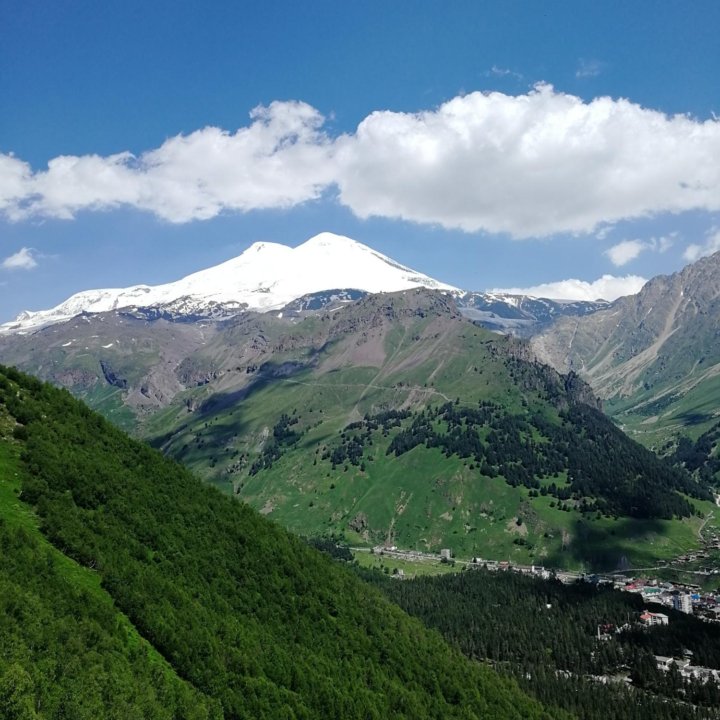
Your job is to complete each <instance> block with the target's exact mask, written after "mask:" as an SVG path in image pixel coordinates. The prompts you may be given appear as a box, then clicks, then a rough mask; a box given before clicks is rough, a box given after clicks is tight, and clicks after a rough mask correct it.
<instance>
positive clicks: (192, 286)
mask: <svg viewBox="0 0 720 720" xmlns="http://www.w3.org/2000/svg"><path fill="white" fill-rule="evenodd" d="M415 287H424V288H429V289H433V290H441V291H443V292H447V293H449V294H451V295H452V296H453V297H454V298H455V299H456V300H457V301H458V305H459V307H460V308H461V310H462V312H463V313H464V314H465V315H466V316H467V317H470V318H471V319H473V320H475V321H477V322H478V324H481V325H483V326H484V327H487V328H489V329H491V330H499V331H501V332H512V333H515V334H519V335H527V334H528V333H530V332H532V331H534V330H536V329H537V328H539V327H545V326H546V325H547V324H548V323H550V322H552V320H554V319H555V318H556V317H560V316H565V315H584V314H587V313H589V312H594V311H595V310H597V309H598V308H602V307H606V306H607V303H605V302H603V301H598V302H594V303H589V302H561V301H556V300H547V299H537V298H531V297H525V296H517V295H503V294H498V293H495V294H493V293H478V292H466V291H463V290H460V289H458V288H456V287H453V286H452V285H447V284H446V283H442V282H440V281H438V280H434V279H433V278H430V277H428V276H427V275H424V274H423V273H420V272H417V271H416V270H412V269H411V268H408V267H405V266H404V265H401V264H399V263H397V262H395V261H394V260H392V259H391V258H389V257H387V256H385V255H382V254H381V253H379V252H376V251H375V250H373V249H371V248H369V247H368V246H366V245H363V244H362V243H359V242H356V241H355V240H351V239H350V238H347V237H343V236H340V235H334V234H332V233H328V232H324V233H320V234H319V235H316V236H314V237H312V238H310V239H309V240H307V241H306V242H304V243H303V244H301V245H299V246H298V247H296V248H290V247H287V246H285V245H280V244H277V243H269V242H261V243H255V244H253V245H251V246H250V247H249V248H248V249H247V250H246V251H245V252H244V253H242V255H240V256H238V257H236V258H233V259H232V260H228V261H227V262H224V263H222V264H220V265H217V266H215V267H211V268H208V269H206V270H201V271H200V272H196V273H193V274H192V275H188V276H187V277H185V278H182V279H181V280H178V281H176V282H172V283H167V284H165V285H157V286H150V285H135V286H133V287H129V288H109V289H99V290H85V291H83V292H80V293H77V294H75V295H73V296H72V297H70V298H68V299H67V300H65V301H64V302H62V303H61V304H60V305H57V306H56V307H54V308H50V309H48V310H39V311H25V312H22V313H21V314H20V315H19V316H18V317H17V318H16V319H15V320H14V321H11V322H8V323H5V324H3V325H0V334H9V333H28V332H34V331H35V330H38V329H39V328H42V327H45V326H47V325H53V324H56V323H60V322H65V321H67V320H70V319H72V318H74V317H77V316H79V315H83V314H97V313H104V312H114V311H121V312H123V313H131V314H135V315H136V316H137V317H146V318H149V319H151V318H158V317H164V318H165V319H169V320H174V321H179V322H192V321H195V320H200V319H221V318H228V317H233V316H234V315H237V314H238V313H241V312H245V311H255V312H271V311H275V312H283V313H284V312H289V313H291V314H293V315H295V316H298V315H300V314H302V313H303V312H307V311H317V310H321V309H323V308H325V307H334V306H337V305H338V304H342V303H344V302H352V301H353V300H357V299H359V298H360V297H362V296H364V295H367V294H369V293H378V292H395V291H398V290H408V289H410V288H415Z"/></svg>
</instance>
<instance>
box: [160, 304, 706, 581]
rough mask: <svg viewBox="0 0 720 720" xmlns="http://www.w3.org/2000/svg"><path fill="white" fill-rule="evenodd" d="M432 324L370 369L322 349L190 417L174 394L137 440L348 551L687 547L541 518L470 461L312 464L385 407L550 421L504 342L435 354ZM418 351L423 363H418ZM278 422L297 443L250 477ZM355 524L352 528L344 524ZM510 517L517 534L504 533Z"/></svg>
mask: <svg viewBox="0 0 720 720" xmlns="http://www.w3.org/2000/svg"><path fill="white" fill-rule="evenodd" d="M432 322H433V321H432V319H431V318H427V317H425V318H413V319H412V320H411V321H410V322H406V324H405V325H404V326H403V325H395V326H393V327H392V328H391V330H390V331H389V332H387V333H386V334H385V336H384V337H383V352H384V357H385V360H384V362H383V364H382V366H381V367H358V366H351V365H349V364H343V363H341V362H338V361H337V359H336V358H337V357H338V356H342V354H343V352H345V350H346V349H345V348H344V347H343V346H342V343H340V344H339V345H338V344H335V345H329V346H326V347H325V348H323V350H322V352H321V354H320V357H319V359H318V361H317V362H316V363H315V365H314V366H313V367H312V368H308V369H305V370H301V371H299V372H297V373H295V374H292V375H291V376H289V377H283V378H276V379H273V380H272V381H267V382H261V383H258V384H257V386H256V387H255V388H254V389H252V390H251V391H250V392H248V393H247V394H246V395H243V396H242V397H241V398H238V399H237V400H233V399H232V398H231V397H223V396H222V395H220V396H215V397H210V398H206V399H205V406H204V410H203V411H202V412H201V413H200V414H199V416H198V413H197V412H196V413H188V412H187V410H186V409H185V406H184V403H185V401H186V400H187V397H186V396H183V397H182V398H180V399H179V401H178V403H176V404H174V405H173V406H171V407H170V408H168V409H167V410H166V411H164V412H161V413H159V414H158V415H156V416H155V417H154V418H153V419H152V420H151V421H150V424H149V426H148V427H147V431H148V432H149V433H150V434H151V435H154V436H156V437H165V438H168V437H169V438H170V439H169V440H168V441H166V442H165V445H164V449H165V450H166V451H167V452H168V453H169V454H171V455H173V456H175V457H177V458H178V459H180V460H181V461H182V462H183V463H184V464H187V465H188V466H190V467H191V468H193V469H194V470H195V471H197V472H198V473H200V474H201V475H202V476H203V477H205V478H206V479H207V480H208V481H210V482H211V483H212V484H215V485H216V486H218V487H219V488H221V489H223V490H224V491H226V492H232V491H235V492H237V493H239V495H240V497H242V498H243V499H244V500H246V501H247V502H249V503H250V504H251V505H253V506H254V507H255V508H257V509H259V510H261V512H263V513H266V514H271V517H272V518H273V519H275V520H277V521H278V522H280V523H281V524H283V525H285V526H286V527H288V528H290V529H292V530H293V531H294V532H298V533H300V534H306V535H312V534H319V533H334V534H340V535H344V536H345V537H346V538H347V539H348V540H349V541H350V542H351V543H353V544H361V543H362V544H368V543H370V544H372V543H376V542H384V541H386V540H389V541H392V542H395V543H396V544H398V545H400V546H403V547H417V548H419V549H423V550H431V551H435V550H437V549H439V548H440V547H446V546H449V547H451V548H453V550H454V551H455V553H456V554H457V555H458V556H465V557H470V556H474V555H480V556H483V557H490V558H500V559H502V558H507V559H511V560H514V561H516V562H533V561H534V562H546V563H553V564H557V565H560V566H570V567H581V566H583V564H587V565H589V566H593V567H603V568H614V567H617V566H619V565H622V564H624V563H630V564H632V565H643V566H645V565H647V564H654V562H655V561H656V560H658V559H667V558H670V557H673V556H674V555H676V554H678V553H679V552H684V551H686V550H688V549H690V548H692V547H694V546H695V544H696V536H695V529H694V528H695V525H696V524H697V523H696V522H695V521H694V520H686V521H640V520H631V519H621V520H610V519H607V518H603V519H596V518H594V517H586V518H584V519H583V518H581V517H580V516H579V515H578V514H577V513H575V512H569V513H568V512H565V511H561V510H559V509H558V508H554V507H550V502H551V500H552V499H551V498H549V497H540V498H530V497H528V491H527V490H526V489H525V488H522V487H519V488H511V487H509V486H508V485H507V484H506V483H505V482H504V481H503V479H502V478H496V479H489V478H480V477H478V474H477V473H476V472H474V471H472V470H471V469H470V468H469V463H468V462H464V461H461V460H460V459H458V458H457V457H451V458H445V457H444V456H443V455H442V454H441V453H440V452H439V451H426V450H424V449H422V448H417V449H415V450H413V451H411V452H410V453H407V454H406V455H403V456H401V457H399V458H396V457H394V456H393V457H389V456H386V455H385V449H386V447H387V444H388V443H389V439H381V440H380V444H379V445H378V446H377V447H376V449H375V450H376V451H374V452H373V453H372V455H373V458H374V459H373V461H371V462H367V463H366V468H365V471H364V472H361V471H360V470H359V468H357V467H354V466H349V467H348V469H347V470H345V469H344V467H338V468H337V469H336V470H334V471H332V470H331V469H330V468H329V467H328V466H327V463H318V464H313V460H314V459H315V457H316V455H315V452H316V450H318V449H319V448H322V447H325V446H328V445H331V444H332V443H333V442H334V441H335V440H336V439H337V437H338V435H339V433H340V432H341V431H342V430H343V428H344V427H345V426H346V425H347V424H348V423H350V422H352V421H354V420H358V419H359V418H361V417H362V416H363V415H364V414H365V413H375V412H378V411H380V410H383V409H386V408H394V407H403V406H405V407H412V406H417V405H424V404H434V405H438V404H441V403H442V402H445V401H447V400H453V401H454V400H455V399H456V398H461V403H462V404H463V405H473V404H474V403H476V402H477V400H480V399H482V400H490V401H493V402H496V403H499V404H502V405H503V406H504V407H506V408H507V410H508V412H510V413H519V412H522V411H523V410H524V408H526V407H528V408H530V409H542V410H543V412H545V413H547V412H548V407H547V403H546V402H545V401H544V400H542V399H541V398H540V396H539V394H538V393H537V392H535V391H534V390H524V389H522V383H521V382H516V381H515V380H513V378H512V377H511V375H510V374H509V371H508V368H507V366H506V364H505V363H504V362H503V360H502V357H503V355H502V352H499V351H498V348H502V347H503V343H505V341H504V340H503V339H501V338H498V337H497V336H494V335H492V334H490V333H487V332H485V331H483V330H480V329H478V328H475V327H474V326H472V325H470V324H468V323H465V322H461V321H453V323H452V324H451V327H450V330H449V331H446V334H444V335H443V336H442V342H441V343H439V342H438V340H437V339H436V338H434V334H435V333H434V332H433V329H434V326H433V325H432ZM316 323H317V320H316V319H312V321H308V322H307V327H305V324H302V325H301V326H299V327H298V328H297V330H296V335H298V336H301V335H302V334H303V333H306V334H307V335H311V334H312V332H314V331H315V324H316ZM433 343H434V344H433ZM423 345H426V346H428V351H427V352H425V353H422V352H419V347H420V346H423ZM430 345H432V347H430ZM289 357H290V356H289V355H288V356H287V357H285V358H283V357H282V356H280V357H278V358H277V359H276V362H278V363H280V362H282V361H283V360H284V359H288V358H289ZM328 365H332V367H331V368H330V369H329V370H328V369H327V367H328ZM193 392H194V394H195V395H197V396H201V395H202V394H203V393H204V392H206V390H205V389H204V388H201V389H198V390H196V391H190V393H188V394H190V395H192V394H193ZM201 407H203V406H201ZM283 413H288V414H290V415H293V416H294V417H297V418H298V419H299V422H298V425H297V428H298V429H299V430H301V431H302V432H303V436H302V438H301V440H300V441H299V443H298V447H297V451H296V452H293V453H289V454H287V455H285V456H284V457H282V458H281V459H280V460H279V461H277V462H275V464H274V465H273V467H272V468H271V469H270V470H265V471H261V472H260V473H258V474H257V475H254V476H249V475H248V468H249V467H250V465H251V464H252V461H253V459H254V458H256V457H257V456H258V454H259V453H260V452H261V450H262V448H263V447H264V446H265V444H266V443H267V442H268V436H269V435H270V434H271V432H272V428H273V425H274V424H275V423H276V422H277V420H278V418H279V417H280V416H281V415H282V414H283ZM550 414H551V415H553V414H555V411H554V410H551V411H550ZM704 510H705V512H707V509H706V508H704ZM359 515H360V522H353V520H356V519H358V516H359ZM363 515H364V516H366V517H367V519H368V525H367V526H366V527H362V528H361V529H360V530H357V531H356V530H353V528H352V527H351V525H352V526H355V527H356V528H357V527H358V526H361V525H362V524H363V523H362V516H363ZM518 516H520V517H522V518H523V519H524V521H525V522H524V526H523V527H518V526H516V524H515V518H517V517H518ZM524 543H527V544H524Z"/></svg>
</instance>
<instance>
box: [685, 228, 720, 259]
mask: <svg viewBox="0 0 720 720" xmlns="http://www.w3.org/2000/svg"><path fill="white" fill-rule="evenodd" d="M719 250H720V230H718V229H717V228H713V229H712V230H711V231H710V232H709V233H708V234H707V237H706V239H705V242H704V243H702V244H701V245H698V244H696V243H692V244H691V245H688V246H687V247H686V248H685V252H684V253H683V257H684V258H685V260H687V261H688V262H695V261H696V260H699V259H700V258H701V257H705V256H707V255H712V254H713V253H716V252H718V251H719Z"/></svg>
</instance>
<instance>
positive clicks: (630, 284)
mask: <svg viewBox="0 0 720 720" xmlns="http://www.w3.org/2000/svg"><path fill="white" fill-rule="evenodd" d="M646 282H647V280H646V279H645V278H643V277H639V276H638V275H625V276H624V277H616V276H614V275H603V276H602V277H601V278H598V279H597V280H595V281H594V282H587V281H585V280H576V279H569V280H559V281H557V282H549V283H543V284H541V285H534V286H533V287H528V288H498V289H495V290H491V291H490V292H497V293H508V294H511V295H531V296H533V297H544V298H550V299H553V300H589V301H592V300H608V301H610V302H612V301H613V300H617V299H618V298H619V297H623V296H625V295H635V294H636V293H638V292H640V290H641V288H642V286H643V285H644V284H645V283H646Z"/></svg>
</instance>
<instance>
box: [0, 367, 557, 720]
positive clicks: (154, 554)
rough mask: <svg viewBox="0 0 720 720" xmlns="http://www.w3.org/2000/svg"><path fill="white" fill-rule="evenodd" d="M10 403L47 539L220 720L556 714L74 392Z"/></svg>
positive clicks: (16, 383)
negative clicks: (96, 582)
mask: <svg viewBox="0 0 720 720" xmlns="http://www.w3.org/2000/svg"><path fill="white" fill-rule="evenodd" d="M3 406H4V408H5V412H6V413H8V414H9V415H10V416H12V418H14V420H15V421H16V422H17V425H16V426H15V427H14V429H13V434H14V435H15V437H16V438H17V439H18V441H20V442H21V443H22V448H23V451H22V462H23V467H24V468H25V474H24V477H22V478H21V479H22V493H21V497H22V499H23V500H24V501H25V502H27V503H29V504H30V505H32V506H34V507H35V509H36V511H37V513H38V515H39V517H40V522H41V528H42V531H43V533H44V534H45V535H46V536H47V537H48V538H49V539H50V540H51V541H52V543H53V544H54V545H55V546H56V547H58V548H61V549H62V550H63V551H64V552H65V553H66V554H67V555H69V556H70V557H72V558H74V559H75V560H77V561H78V562H80V563H81V564H82V565H85V566H87V567H92V568H93V569H94V574H95V573H96V574H97V576H98V577H99V578H100V579H101V585H102V588H103V589H104V590H105V591H106V592H107V593H109V595H110V596H111V597H112V598H113V600H114V602H115V603H116V604H117V606H118V607H119V608H120V609H121V610H122V611H123V612H124V613H125V614H126V615H127V617H128V618H129V619H130V621H132V623H133V624H134V626H135V627H137V628H138V629H139V630H140V632H141V633H142V635H143V636H144V637H145V638H147V639H148V640H149V641H150V642H151V643H152V644H153V646H154V647H155V648H156V649H157V650H158V651H159V652H160V653H161V654H162V656H163V657H165V658H166V659H167V660H168V661H169V662H170V664H171V665H172V667H173V668H174V669H175V671H176V672H177V673H178V674H180V675H181V676H182V677H183V678H185V679H186V680H188V681H189V682H191V683H192V684H193V685H194V687H195V688H197V689H198V690H199V691H201V692H203V693H205V694H206V695H208V696H210V697H212V698H216V699H217V700H219V702H220V704H221V705H222V708H223V712H224V715H225V717H227V718H273V719H276V718H324V717H327V718H338V717H342V718H350V719H352V718H378V719H380V718H455V717H457V718H468V719H470V718H480V717H492V718H498V719H501V718H518V719H519V718H540V717H549V715H547V714H545V713H544V712H543V710H542V708H541V707H540V706H539V705H538V704H537V703H535V702H534V701H531V700H530V699H529V698H527V697H526V696H523V695H522V694H521V693H520V692H519V690H518V689H517V687H516V686H515V685H514V684H513V683H512V682H510V681H507V680H503V679H501V678H500V677H499V676H497V675H496V674H495V673H494V672H493V671H491V670H490V669H488V668H485V667H483V666H480V665H478V664H475V663H472V662H469V661H467V660H465V659H464V658H462V656H460V655H459V654H458V653H457V652H456V651H454V650H451V649H450V648H449V647H448V646H447V645H446V644H445V643H444V642H443V641H442V640H441V639H440V638H439V636H437V635H435V634H434V633H432V632H428V631H427V630H425V629H424V628H423V627H422V626H421V625H420V623H419V622H417V621H412V620H410V619H409V618H408V617H407V616H406V615H404V614H403V613H402V612H401V611H400V610H399V609H397V608H395V607H394V606H393V605H391V604H390V603H389V602H387V601H385V600H384V599H383V598H382V596H381V595H380V594H379V593H377V592H376V591H373V590H371V589H369V588H367V587H365V586H364V585H363V584H362V583H361V582H360V581H359V580H358V579H357V578H356V577H355V576H354V575H353V574H352V573H351V572H350V571H348V570H345V569H343V568H340V567H337V566H336V565H334V564H333V563H332V561H330V560H329V559H327V558H325V557H324V556H322V555H321V554H320V553H317V552H315V551H313V550H311V549H310V548H308V547H307V546H306V545H305V544H304V543H302V542H301V541H299V540H297V539H295V538H293V537H292V536H290V535H289V534H288V533H287V532H285V531H283V530H281V529H279V528H277V527H275V526H274V525H272V524H271V523H269V522H268V521H267V520H264V519H263V518H261V517H260V516H259V515H257V514H256V513H255V512H254V511H252V510H250V509H249V508H248V507H246V506H244V505H242V504H240V503H238V502H236V501H234V500H232V499H231V498H228V497H226V496H223V495H222V494H220V493H218V492H217V491H216V490H214V489H213V488H210V487H207V486H204V485H202V484H201V483H199V482H198V481H197V480H196V479H195V478H194V477H193V476H191V475H190V474H189V473H188V472H187V471H185V470H184V469H183V468H181V467H180V466H178V465H177V464H175V463H173V462H171V461H168V460H166V459H165V458H163V457H162V456H161V455H160V454H158V453H156V452H155V451H152V450H151V449H149V448H147V447H146V446H144V445H142V444H140V443H138V442H136V441H133V440H130V439H129V438H127V437H126V436H125V435H123V434H122V433H121V432H120V431H118V430H116V429H115V428H113V427H112V426H111V425H110V424H109V423H108V422H106V421H105V420H103V419H102V418H101V417H99V416H98V415H95V414H93V413H92V412H90V411H89V410H88V409H87V408H86V407H84V406H82V405H81V404H80V403H78V402H77V401H76V400H74V399H73V398H72V397H71V396H70V395H69V394H68V393H66V392H63V391H58V390H56V389H53V388H52V387H50V386H48V385H42V384H41V383H39V382H37V381H34V380H31V379H29V378H27V377H24V376H22V375H20V374H18V373H16V372H15V371H12V370H7V369H1V370H0V407H3ZM30 665H31V667H33V666H32V663H30ZM130 691H132V688H131V689H130ZM100 716H102V715H100ZM553 716H556V715H555V714H554V715H553ZM48 717H60V715H59V714H58V713H54V714H49V715H48Z"/></svg>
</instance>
